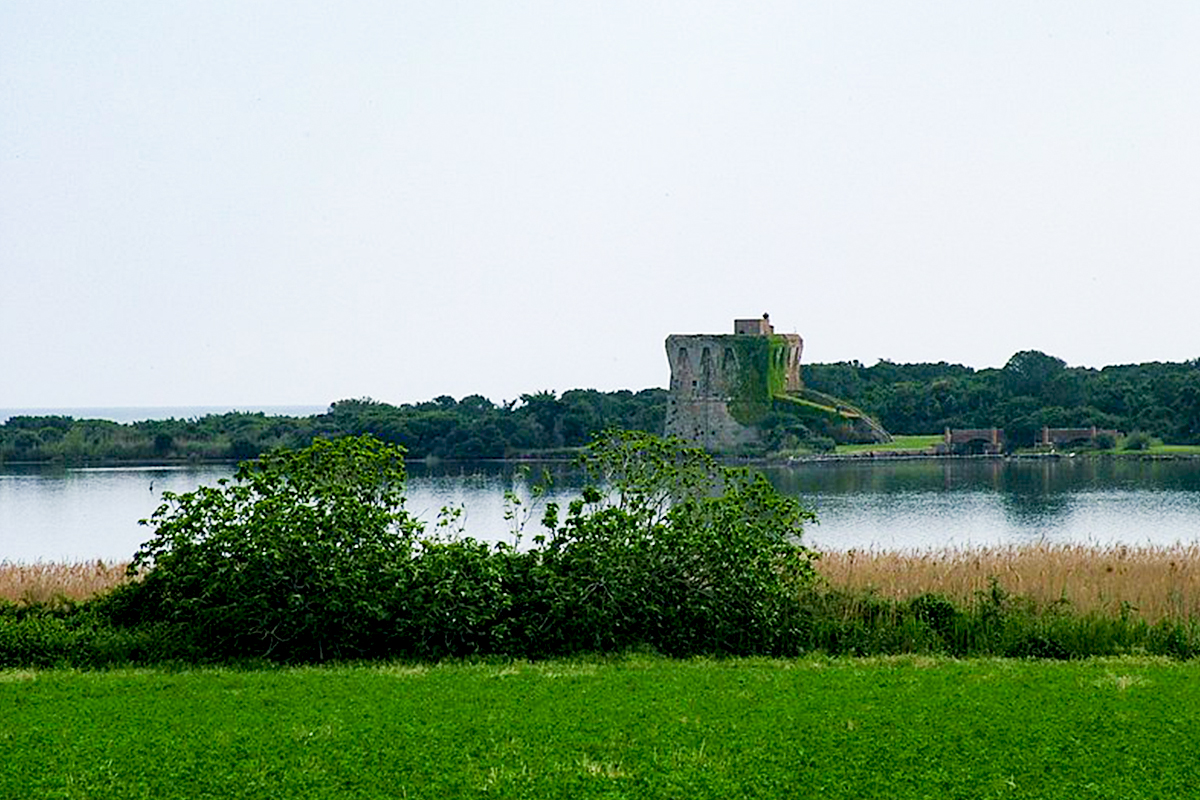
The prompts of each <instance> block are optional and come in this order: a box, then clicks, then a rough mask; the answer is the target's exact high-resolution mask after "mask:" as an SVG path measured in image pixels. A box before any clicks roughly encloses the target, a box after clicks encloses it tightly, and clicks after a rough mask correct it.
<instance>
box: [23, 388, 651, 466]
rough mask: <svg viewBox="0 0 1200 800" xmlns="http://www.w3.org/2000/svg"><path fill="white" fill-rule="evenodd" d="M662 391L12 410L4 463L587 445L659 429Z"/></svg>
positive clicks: (510, 451)
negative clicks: (171, 413)
mask: <svg viewBox="0 0 1200 800" xmlns="http://www.w3.org/2000/svg"><path fill="white" fill-rule="evenodd" d="M666 395H667V393H666V390H665V389H646V390H643V391H640V392H636V393H635V392H631V391H616V392H599V391H596V390H594V389H574V390H571V391H568V392H564V393H563V394H562V395H561V396H558V395H557V394H556V393H555V392H550V391H542V392H536V393H533V394H524V395H522V396H521V397H520V398H519V399H518V400H515V401H512V402H508V403H504V404H496V403H493V402H492V401H491V400H488V399H487V398H486V397H482V396H480V395H470V396H468V397H464V398H463V399H462V400H455V399H454V398H453V397H449V396H445V395H443V396H441V397H437V398H435V399H433V400H430V401H428V402H424V403H413V404H405V405H398V406H397V405H390V404H387V403H382V402H378V401H375V400H370V399H362V400H342V401H338V402H336V403H333V404H332V405H331V406H330V408H329V410H328V411H327V412H326V413H324V414H317V415H313V416H309V417H283V416H267V415H265V414H262V413H244V412H231V413H228V414H213V415H209V416H205V417H201V418H197V419H169V420H148V421H144V422H134V423H127V424H121V423H117V422H111V421H108V420H95V419H74V418H72V417H68V416H16V417H12V418H10V419H9V420H8V421H7V422H6V423H5V424H4V425H0V462H9V463H64V464H81V463H105V462H117V463H121V462H126V463H127V462H138V461H146V462H160V461H187V460H243V459H247V458H253V457H255V456H257V455H260V454H262V453H266V452H269V451H271V450H274V449H276V448H280V447H287V448H298V447H303V446H305V445H306V444H308V443H309V442H311V441H312V440H313V439H314V438H330V437H337V436H344V435H360V434H372V435H374V436H376V437H378V438H380V439H382V440H384V441H386V442H390V443H393V444H399V445H402V446H403V447H405V448H406V449H407V451H408V456H409V458H425V457H429V456H433V457H440V458H503V457H506V456H513V455H519V454H521V453H524V452H531V451H538V452H546V451H554V450H560V449H565V448H577V447H581V446H583V445H585V444H587V443H588V442H589V441H590V440H591V437H592V434H594V433H595V432H597V431H600V430H604V429H605V428H623V429H626V430H640V431H646V432H652V433H660V432H661V431H662V427H663V421H664V415H665V413H666Z"/></svg>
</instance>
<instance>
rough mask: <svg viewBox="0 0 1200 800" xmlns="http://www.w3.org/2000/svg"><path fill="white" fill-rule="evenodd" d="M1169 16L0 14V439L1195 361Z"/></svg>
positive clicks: (1190, 34)
mask: <svg viewBox="0 0 1200 800" xmlns="http://www.w3.org/2000/svg"><path fill="white" fill-rule="evenodd" d="M1198 43H1200V5H1197V4H1195V3H1191V2H1158V3H1149V4H1136V3H1127V2H1120V3H1113V2H1056V3H1046V2H1044V1H1042V2H1007V1H1006V2H970V3H965V2H961V1H959V2H915V3H896V2H871V3H867V2H838V3H828V2H821V3H816V2H813V3H805V2H800V3H797V2H795V1H794V0H792V1H791V2H779V3H703V2H688V3H648V2H644V0H640V1H639V2H608V1H606V2H574V1H572V2H561V0H555V1H554V2H523V3H494V2H461V3H446V2H395V1H394V0H393V1H390V2H344V3H313V2H295V1H291V2H277V3H276V2H271V3H264V2H247V1H246V0H237V2H221V1H220V0H208V1H206V2H203V3H167V2H135V1H133V0H131V1H130V2H122V3H86V2H64V3H47V2H42V1H41V0H36V1H35V0H30V1H29V2H25V1H24V0H13V1H12V2H5V3H3V4H0V109H2V113H0V406H6V407H14V406H99V405H175V404H178V405H202V404H214V405H215V404H225V403H236V404H299V403H315V404H323V403H327V402H329V401H333V400H337V399H341V398H347V397H361V396H372V397H375V398H377V399H380V400H385V401H389V402H409V401H415V400H423V399H427V398H430V397H433V396H435V395H439V394H451V395H454V396H456V397H461V396H463V395H466V394H470V393H475V392H478V393H481V394H484V395H487V396H489V397H491V398H493V399H495V400H502V399H512V398H514V397H516V396H517V395H518V394H520V393H521V392H526V391H536V390H539V389H556V390H559V391H561V390H564V389H568V388H575V387H593V388H598V389H605V390H608V389H617V388H630V389H635V390H636V389H641V388H645V387H648V386H662V385H665V384H666V381H667V377H668V368H667V361H666V357H665V354H664V351H663V339H664V338H665V337H666V336H667V335H668V334H670V333H697V332H713V331H718V332H719V331H726V330H732V319H733V318H734V317H735V316H757V315H759V314H761V313H762V312H763V311H770V312H771V317H772V320H773V321H774V322H775V324H776V327H777V329H778V330H780V331H785V332H791V331H796V332H799V333H800V334H801V335H803V336H804V338H805V353H804V360H805V361H808V362H812V361H822V362H828V361H838V360H844V359H858V360H860V361H862V362H864V363H867V364H870V363H873V362H874V361H875V360H877V359H879V358H886V359H890V360H893V361H900V362H911V361H939V360H946V361H951V362H958V363H964V364H968V365H970V366H974V367H988V366H1001V365H1003V363H1004V362H1005V361H1006V360H1007V359H1008V357H1009V356H1010V355H1012V354H1013V353H1014V352H1017V351H1019V350H1025V349H1031V348H1032V349H1039V350H1043V351H1045V352H1048V353H1051V354H1053V355H1057V356H1059V357H1061V358H1064V359H1065V360H1066V361H1067V362H1068V363H1070V364H1072V365H1083V366H1095V367H1099V366H1104V365H1106V364H1113V363H1128V362H1135V361H1153V360H1163V361H1166V360H1171V361H1180V360H1184V359H1190V358H1196V357H1198V356H1200V325H1198V324H1197V322H1196V311H1195V309H1196V308H1197V306H1198V305H1200V302H1198V299H1200V258H1198V254H1200V225H1198V224H1197V220H1200V146H1198V145H1197V141H1198V139H1197V131H1198V130H1200V91H1198V90H1197V88H1196V80H1197V76H1198V75H1200V46H1198Z"/></svg>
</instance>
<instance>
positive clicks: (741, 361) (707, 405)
mask: <svg viewBox="0 0 1200 800" xmlns="http://www.w3.org/2000/svg"><path fill="white" fill-rule="evenodd" d="M733 331H734V332H733V333H732V334H693V335H684V334H673V335H671V336H668V337H667V360H668V362H670V365H671V387H670V394H669V396H668V400H667V422H666V434H667V435H668V436H678V437H679V438H681V439H684V440H686V441H688V442H691V443H692V444H695V445H698V446H700V447H704V448H705V449H707V450H714V451H722V450H734V449H737V448H738V447H739V446H743V445H751V444H754V443H756V442H758V438H759V436H758V430H757V428H756V427H755V425H757V423H759V422H761V421H762V420H763V418H764V417H766V415H767V414H768V413H769V412H770V411H771V407H772V403H773V398H774V397H775V396H776V395H783V394H788V393H795V392H798V391H800V389H801V382H800V354H801V352H802V351H803V349H804V340H803V339H801V338H800V336H799V335H798V334H795V333H788V334H778V333H775V329H774V327H773V326H772V325H771V321H770V317H769V316H768V315H767V314H763V315H762V317H761V318H758V319H737V320H734V322H733Z"/></svg>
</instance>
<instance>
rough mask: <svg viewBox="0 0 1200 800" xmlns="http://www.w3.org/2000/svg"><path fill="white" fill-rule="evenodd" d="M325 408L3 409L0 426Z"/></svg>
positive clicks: (301, 412) (293, 413) (299, 413)
mask: <svg viewBox="0 0 1200 800" xmlns="http://www.w3.org/2000/svg"><path fill="white" fill-rule="evenodd" d="M328 410H329V406H328V405H324V406H255V405H249V406H247V405H241V406H238V405H229V406H139V407H133V406H116V407H101V408H0V425H2V424H4V423H5V422H8V419H9V417H27V416H28V417H44V416H63V417H74V418H75V419H107V420H112V421H113V422H122V423H125V422H143V421H145V420H149V419H198V418H200V417H207V416H208V415H210V414H228V413H229V412H230V411H242V412H246V413H250V414H257V413H259V412H262V413H263V414H266V415H267V416H269V417H310V416H312V415H314V414H324V413H325V412H326V411H328Z"/></svg>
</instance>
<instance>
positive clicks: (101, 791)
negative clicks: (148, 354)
mask: <svg viewBox="0 0 1200 800" xmlns="http://www.w3.org/2000/svg"><path fill="white" fill-rule="evenodd" d="M0 714H2V719H3V724H0V797H2V798H6V799H7V798H14V799H15V798H20V799H21V800H25V799H26V798H35V797H36V798H105V799H106V800H111V799H116V798H155V799H156V800H165V799H166V798H251V797H253V798H272V799H274V798H326V797H356V798H359V797H361V798H418V797H429V798H445V797H522V798H557V797H562V798H578V797H606V798H620V797H628V798H646V797H677V798H689V799H690V798H708V797H711V798H736V797H763V798H776V797H785V798H786V797H795V798H801V797H864V798H909V797H912V798H924V797H929V798H950V797H963V798H967V797H970V798H1009V797H1027V798H1051V797H1063V798H1080V797H1086V798H1092V797H1113V798H1117V797H1119V798H1138V797H1145V798H1151V797H1154V798H1166V797H1184V796H1195V792H1197V791H1198V790H1197V788H1196V787H1197V786H1200V664H1195V663H1178V662H1168V661H1159V660H1152V659H1140V660H1139V659H1119V660H1097V661H1086V662H1022V661H994V660H978V661H952V660H944V659H930V658H911V657H910V658H897V659H882V660H831V659H827V658H812V659H804V660H799V661H780V662H775V661H767V660H731V661H705V660H696V661H682V662H680V661H668V660H665V659H658V658H651V657H629V658H625V659H615V660H611V661H591V662H589V661H571V662H566V661H556V662H548V663H543V664H534V665H530V664H527V663H516V664H507V665H503V664H502V665H480V666H461V665H460V666H455V665H443V666H430V667H404V666H355V667H335V668H304V669H266V670H259V671H236V670H219V669H211V670H196V671H182V672H171V671H162V670H144V671H143V670H128V671H114V672H95V673H79V672H67V671H50V672H38V673H34V672H0Z"/></svg>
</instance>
